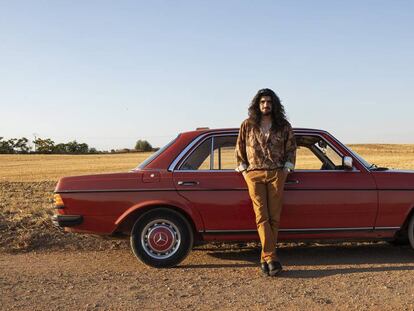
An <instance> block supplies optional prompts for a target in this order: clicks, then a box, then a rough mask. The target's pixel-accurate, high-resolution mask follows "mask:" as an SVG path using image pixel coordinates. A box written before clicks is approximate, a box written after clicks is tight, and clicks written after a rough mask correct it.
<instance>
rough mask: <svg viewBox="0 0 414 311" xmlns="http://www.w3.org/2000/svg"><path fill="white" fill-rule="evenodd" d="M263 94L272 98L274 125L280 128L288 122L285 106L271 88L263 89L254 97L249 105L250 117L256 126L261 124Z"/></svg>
mask: <svg viewBox="0 0 414 311" xmlns="http://www.w3.org/2000/svg"><path fill="white" fill-rule="evenodd" d="M262 96H270V97H271V99H272V127H274V128H276V129H280V128H282V127H283V126H285V124H286V123H287V118H286V114H285V107H283V105H282V103H281V102H280V99H279V97H278V96H277V95H276V93H275V92H273V91H272V90H271V89H261V90H259V91H258V92H257V94H256V95H255V96H254V97H253V99H252V102H251V103H250V106H249V119H250V121H251V122H253V124H255V125H256V126H260V121H261V119H262V112H261V111H260V99H261V98H262Z"/></svg>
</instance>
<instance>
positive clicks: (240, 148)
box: [235, 121, 249, 172]
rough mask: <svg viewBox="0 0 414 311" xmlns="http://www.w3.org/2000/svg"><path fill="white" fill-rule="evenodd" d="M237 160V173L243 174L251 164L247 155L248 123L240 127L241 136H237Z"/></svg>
mask: <svg viewBox="0 0 414 311" xmlns="http://www.w3.org/2000/svg"><path fill="white" fill-rule="evenodd" d="M235 153H236V160H237V168H236V171H238V172H243V171H245V170H246V169H247V167H248V166H249V162H248V160H247V153H246V122H245V121H243V123H242V124H241V125H240V131H239V136H237V142H236V150H235Z"/></svg>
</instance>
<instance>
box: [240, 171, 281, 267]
mask: <svg viewBox="0 0 414 311" xmlns="http://www.w3.org/2000/svg"><path fill="white" fill-rule="evenodd" d="M245 180H246V183H247V187H248V189H249V195H250V198H251V200H252V203H253V209H254V213H255V215H256V225H257V231H258V233H259V237H260V243H261V244H262V252H261V257H260V261H261V262H269V261H272V260H275V258H274V256H275V244H276V242H275V240H274V234H273V230H272V228H271V226H270V222H269V213H268V207H267V203H268V202H267V187H266V184H265V183H264V181H265V171H250V172H248V173H247V174H246V176H245Z"/></svg>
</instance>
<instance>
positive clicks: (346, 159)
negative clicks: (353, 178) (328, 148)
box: [342, 156, 353, 170]
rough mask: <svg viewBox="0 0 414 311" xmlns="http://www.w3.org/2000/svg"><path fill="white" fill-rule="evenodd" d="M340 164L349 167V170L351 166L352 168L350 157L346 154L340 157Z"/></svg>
mask: <svg viewBox="0 0 414 311" xmlns="http://www.w3.org/2000/svg"><path fill="white" fill-rule="evenodd" d="M342 165H343V166H344V167H345V169H350V170H352V168H353V165H352V158H351V157H348V156H345V157H344V158H343V159H342Z"/></svg>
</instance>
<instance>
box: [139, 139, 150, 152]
mask: <svg viewBox="0 0 414 311" xmlns="http://www.w3.org/2000/svg"><path fill="white" fill-rule="evenodd" d="M135 150H137V151H152V146H151V144H150V143H149V142H148V141H146V140H138V141H137V143H136V144H135Z"/></svg>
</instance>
